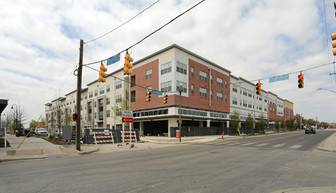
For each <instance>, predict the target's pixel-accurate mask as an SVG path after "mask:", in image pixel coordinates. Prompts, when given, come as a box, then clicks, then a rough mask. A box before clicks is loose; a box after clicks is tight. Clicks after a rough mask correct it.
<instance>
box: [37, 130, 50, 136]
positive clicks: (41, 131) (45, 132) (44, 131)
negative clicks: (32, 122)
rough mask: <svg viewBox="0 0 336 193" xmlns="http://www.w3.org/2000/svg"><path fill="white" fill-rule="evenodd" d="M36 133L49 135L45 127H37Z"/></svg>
mask: <svg viewBox="0 0 336 193" xmlns="http://www.w3.org/2000/svg"><path fill="white" fill-rule="evenodd" d="M35 134H36V135H44V136H47V135H48V131H47V130H46V129H45V128H36V129H35Z"/></svg>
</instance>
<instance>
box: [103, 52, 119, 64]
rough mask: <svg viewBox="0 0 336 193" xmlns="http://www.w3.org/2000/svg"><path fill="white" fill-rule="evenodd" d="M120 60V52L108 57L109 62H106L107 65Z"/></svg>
mask: <svg viewBox="0 0 336 193" xmlns="http://www.w3.org/2000/svg"><path fill="white" fill-rule="evenodd" d="M119 60H120V54H118V55H115V56H113V57H112V58H109V59H107V64H106V66H108V65H111V64H114V63H116V62H118V61H119Z"/></svg>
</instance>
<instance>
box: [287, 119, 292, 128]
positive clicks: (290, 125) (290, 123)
mask: <svg viewBox="0 0 336 193" xmlns="http://www.w3.org/2000/svg"><path fill="white" fill-rule="evenodd" d="M286 126H287V128H289V129H293V128H294V119H288V120H286Z"/></svg>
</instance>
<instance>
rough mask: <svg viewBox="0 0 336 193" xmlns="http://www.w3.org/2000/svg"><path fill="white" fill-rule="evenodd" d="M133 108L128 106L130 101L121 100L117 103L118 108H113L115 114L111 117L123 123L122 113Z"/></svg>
mask: <svg viewBox="0 0 336 193" xmlns="http://www.w3.org/2000/svg"><path fill="white" fill-rule="evenodd" d="M131 109H132V108H131V106H130V105H129V104H128V100H126V99H123V98H121V99H120V101H119V102H117V103H116V106H112V108H111V110H112V111H113V112H114V113H112V114H111V117H112V118H114V119H118V121H119V122H122V117H121V114H122V111H123V110H131Z"/></svg>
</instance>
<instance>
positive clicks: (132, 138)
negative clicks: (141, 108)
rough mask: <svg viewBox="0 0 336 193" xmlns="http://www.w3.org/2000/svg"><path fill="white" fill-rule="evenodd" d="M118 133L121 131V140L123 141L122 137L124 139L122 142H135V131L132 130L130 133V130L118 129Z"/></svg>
mask: <svg viewBox="0 0 336 193" xmlns="http://www.w3.org/2000/svg"><path fill="white" fill-rule="evenodd" d="M120 133H121V137H122V139H121V141H123V139H124V142H130V141H135V142H137V138H136V132H135V131H132V133H131V134H130V131H124V133H123V131H120ZM127 134H128V135H127Z"/></svg>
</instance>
